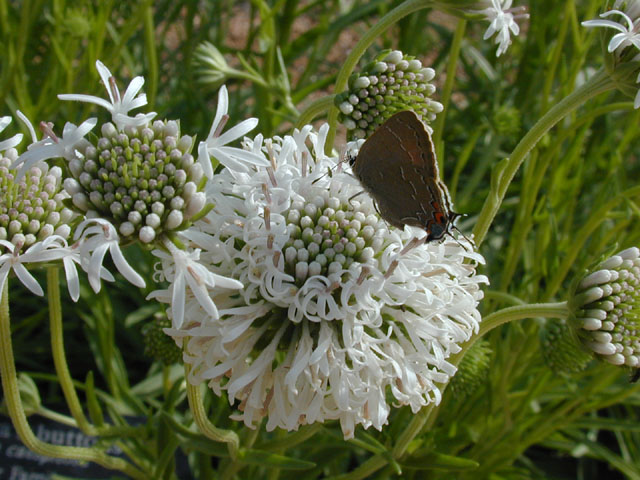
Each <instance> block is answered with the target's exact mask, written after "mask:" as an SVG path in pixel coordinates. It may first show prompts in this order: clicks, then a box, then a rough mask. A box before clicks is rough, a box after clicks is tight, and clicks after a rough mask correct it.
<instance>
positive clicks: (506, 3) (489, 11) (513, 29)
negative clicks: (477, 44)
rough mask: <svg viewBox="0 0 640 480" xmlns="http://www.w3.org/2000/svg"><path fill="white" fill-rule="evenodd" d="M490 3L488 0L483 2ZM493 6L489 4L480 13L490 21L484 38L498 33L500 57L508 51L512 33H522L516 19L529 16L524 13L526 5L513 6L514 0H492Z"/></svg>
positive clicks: (498, 54) (497, 40)
mask: <svg viewBox="0 0 640 480" xmlns="http://www.w3.org/2000/svg"><path fill="white" fill-rule="evenodd" d="M483 3H488V2H486V1H485V2H483ZM490 3H491V6H488V7H486V8H484V9H482V10H480V11H479V12H478V13H481V14H483V15H484V16H485V17H486V19H487V20H488V21H489V28H488V29H487V31H486V32H485V34H484V36H483V40H486V39H488V38H490V37H491V36H492V35H494V34H496V39H495V42H496V44H497V45H498V50H497V51H496V57H499V56H500V55H502V54H503V53H504V52H506V51H507V48H509V45H511V34H513V35H514V36H517V35H518V33H520V27H519V26H518V24H517V22H516V19H518V18H529V15H528V14H527V13H524V12H525V10H524V7H516V8H511V3H512V0H490Z"/></svg>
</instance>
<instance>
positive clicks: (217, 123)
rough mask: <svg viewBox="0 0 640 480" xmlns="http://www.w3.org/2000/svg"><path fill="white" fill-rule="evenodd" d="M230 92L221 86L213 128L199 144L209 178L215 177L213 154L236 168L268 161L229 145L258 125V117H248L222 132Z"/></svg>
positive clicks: (226, 164)
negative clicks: (212, 162)
mask: <svg viewBox="0 0 640 480" xmlns="http://www.w3.org/2000/svg"><path fill="white" fill-rule="evenodd" d="M228 109H229V94H228V93H227V87H225V86H224V85H223V86H222V87H220V92H219V93H218V107H217V108H216V116H215V117H214V119H213V123H212V124H211V130H210V131H209V135H208V136H207V139H206V140H205V141H203V142H200V144H199V145H198V162H200V164H201V165H202V169H203V171H204V174H205V175H206V176H207V178H212V177H213V167H212V165H211V156H213V157H214V158H216V159H217V160H218V161H219V162H220V163H221V164H222V165H224V166H227V167H233V168H234V170H238V169H246V168H248V167H246V166H245V165H246V164H247V163H249V164H253V165H259V166H263V167H266V166H267V165H268V161H265V159H264V157H262V156H260V155H256V154H255V153H253V152H248V151H245V150H242V149H239V148H235V147H229V146H227V144H228V143H231V142H233V141H234V140H237V139H238V138H241V137H243V136H244V135H246V134H247V133H249V132H250V131H251V130H253V129H254V128H256V125H258V119H257V118H248V119H247V120H244V121H242V122H240V123H239V124H238V125H236V126H234V127H233V128H231V129H230V130H227V131H226V132H225V133H222V130H223V129H224V127H225V125H226V123H227V121H228V120H229V115H228V114H227V111H228Z"/></svg>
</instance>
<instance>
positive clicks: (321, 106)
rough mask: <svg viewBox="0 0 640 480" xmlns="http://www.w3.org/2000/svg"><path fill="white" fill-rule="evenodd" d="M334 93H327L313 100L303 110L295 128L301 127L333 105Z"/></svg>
mask: <svg viewBox="0 0 640 480" xmlns="http://www.w3.org/2000/svg"><path fill="white" fill-rule="evenodd" d="M334 98H335V95H327V96H326V97H321V98H318V99H317V100H314V101H313V102H311V103H310V104H309V106H307V108H305V109H304V110H303V112H302V113H301V114H300V116H299V117H298V121H297V122H296V128H302V127H303V126H304V125H307V124H309V123H311V122H312V121H313V119H314V118H316V117H317V116H318V115H320V114H321V113H324V112H326V111H328V110H329V109H330V108H331V107H332V106H333V99H334Z"/></svg>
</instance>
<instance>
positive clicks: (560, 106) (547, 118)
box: [473, 70, 615, 246]
mask: <svg viewBox="0 0 640 480" xmlns="http://www.w3.org/2000/svg"><path fill="white" fill-rule="evenodd" d="M614 88H615V83H614V82H613V81H612V80H611V78H610V77H609V76H608V75H607V73H606V72H605V71H604V70H600V71H599V72H598V73H596V74H595V75H594V76H593V77H591V78H590V79H589V81H588V82H586V83H585V84H583V85H582V86H581V87H579V88H578V89H576V90H575V91H574V92H573V93H571V94H569V95H568V96H566V97H565V98H564V99H563V100H562V101H560V102H559V103H557V104H556V105H555V106H554V107H552V108H551V109H550V110H549V111H548V112H547V113H546V114H544V116H543V117H542V118H540V120H538V122H537V123H536V124H535V125H534V126H533V127H532V128H531V130H529V131H528V132H527V134H526V135H525V136H524V137H522V140H520V143H518V145H517V146H516V148H515V149H514V150H513V152H512V153H511V156H510V157H509V158H508V160H507V161H506V164H505V165H504V167H503V170H502V172H501V174H500V178H499V179H498V181H497V182H496V185H495V189H494V188H493V186H492V190H491V191H490V192H489V195H488V196H487V199H486V200H485V202H484V205H483V206H482V211H481V212H480V215H479V218H478V222H477V223H476V225H475V227H474V229H473V238H474V241H475V243H476V245H477V246H480V244H481V243H482V241H483V240H484V238H485V236H486V234H487V232H488V230H489V227H490V226H491V223H492V222H493V219H494V218H495V216H496V214H497V213H498V210H499V209H500V206H501V205H502V201H503V200H504V197H505V195H506V193H507V189H508V188H509V185H510V184H511V181H512V180H513V177H514V176H515V174H516V172H517V171H518V169H519V168H520V165H522V162H523V161H524V159H525V157H526V156H527V154H528V153H529V152H530V151H531V150H532V149H533V148H534V147H535V146H536V144H537V143H538V141H540V139H541V138H542V136H543V135H544V134H545V133H547V132H548V131H549V129H551V128H552V127H553V126H554V125H556V124H557V123H558V122H559V121H560V120H562V119H563V118H564V117H566V116H567V115H568V114H569V113H571V112H572V111H574V110H575V109H576V108H578V107H579V106H580V105H582V104H583V103H585V102H586V101H587V100H589V99H591V98H593V97H595V96H597V95H599V94H600V93H603V92H606V91H608V90H612V89H614Z"/></svg>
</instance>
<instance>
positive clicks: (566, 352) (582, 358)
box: [540, 318, 593, 373]
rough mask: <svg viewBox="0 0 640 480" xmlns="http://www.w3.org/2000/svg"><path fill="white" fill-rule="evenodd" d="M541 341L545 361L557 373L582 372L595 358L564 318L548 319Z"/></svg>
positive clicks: (541, 334) (542, 331) (541, 332)
mask: <svg viewBox="0 0 640 480" xmlns="http://www.w3.org/2000/svg"><path fill="white" fill-rule="evenodd" d="M540 343H541V345H542V353H543V357H544V360H545V362H546V363H547V365H548V366H549V368H550V369H551V370H553V371H554V372H556V373H575V372H581V371H582V370H584V369H585V368H586V366H587V364H588V363H589V362H590V361H591V360H592V359H593V354H591V353H590V352H588V351H587V350H586V349H585V347H584V346H583V344H582V343H581V342H580V340H579V339H578V336H577V335H576V332H575V330H573V329H572V328H571V326H570V325H568V324H567V322H566V321H564V320H560V319H555V318H554V319H549V320H547V321H546V322H545V324H544V327H543V328H542V330H541V331H540Z"/></svg>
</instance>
